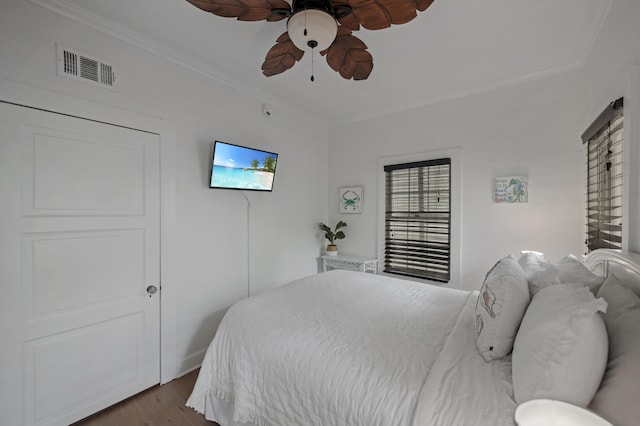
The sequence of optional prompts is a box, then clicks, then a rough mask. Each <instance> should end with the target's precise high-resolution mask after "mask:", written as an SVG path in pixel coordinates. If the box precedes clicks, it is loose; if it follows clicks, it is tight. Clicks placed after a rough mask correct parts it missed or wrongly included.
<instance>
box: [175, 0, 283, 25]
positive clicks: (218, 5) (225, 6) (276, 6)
mask: <svg viewBox="0 0 640 426" xmlns="http://www.w3.org/2000/svg"><path fill="white" fill-rule="evenodd" d="M187 1H188V2H189V3H191V4H192V5H194V6H195V7H197V8H199V9H202V10H204V11H205V12H211V13H213V14H214V15H218V16H223V17H225V18H237V19H238V20H239V21H262V20H266V21H280V20H281V19H284V18H285V17H286V14H283V13H277V11H282V10H283V9H286V10H291V6H289V3H287V2H286V1H284V0H187ZM274 10H275V11H274Z"/></svg>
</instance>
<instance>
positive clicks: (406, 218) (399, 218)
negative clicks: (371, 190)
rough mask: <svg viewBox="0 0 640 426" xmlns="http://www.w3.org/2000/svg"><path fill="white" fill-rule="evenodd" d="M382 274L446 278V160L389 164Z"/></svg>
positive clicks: (448, 250) (448, 229)
mask: <svg viewBox="0 0 640 426" xmlns="http://www.w3.org/2000/svg"><path fill="white" fill-rule="evenodd" d="M384 172H385V181H386V182H385V185H386V187H385V253H384V272H387V273H392V274H399V275H408V276H413V277H419V278H426V279H431V280H435V281H442V282H448V281H449V279H450V269H451V159H450V158H441V159H436V160H429V161H421V162H415V163H404V164H395V165H388V166H385V167H384Z"/></svg>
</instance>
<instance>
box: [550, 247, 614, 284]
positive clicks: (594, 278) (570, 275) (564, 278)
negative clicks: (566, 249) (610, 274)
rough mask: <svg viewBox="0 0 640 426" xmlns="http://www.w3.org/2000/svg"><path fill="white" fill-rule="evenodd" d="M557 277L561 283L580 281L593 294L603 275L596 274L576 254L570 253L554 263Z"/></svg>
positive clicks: (601, 281)
mask: <svg viewBox="0 0 640 426" xmlns="http://www.w3.org/2000/svg"><path fill="white" fill-rule="evenodd" d="M556 266H557V267H558V271H559V273H558V279H559V280H560V282H563V283H581V284H584V285H586V286H587V287H589V290H591V292H592V293H593V294H596V293H598V290H599V289H600V286H601V285H602V283H603V282H604V279H605V277H603V276H600V275H596V274H594V273H593V272H591V271H590V270H589V268H587V267H586V266H585V265H584V263H582V262H581V261H580V259H578V258H577V257H576V256H574V255H572V254H570V255H568V256H565V257H563V258H562V259H560V260H559V261H558V263H556Z"/></svg>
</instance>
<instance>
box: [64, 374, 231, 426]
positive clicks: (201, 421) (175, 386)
mask: <svg viewBox="0 0 640 426" xmlns="http://www.w3.org/2000/svg"><path fill="white" fill-rule="evenodd" d="M197 376H198V370H196V371H193V372H191V373H189V374H187V375H185V376H183V377H180V378H179V379H176V380H173V381H172V382H169V383H167V384H166V385H162V386H154V387H153V388H151V389H148V390H146V391H144V392H142V393H139V394H138V395H135V396H133V397H131V398H129V399H127V400H125V401H122V402H120V403H118V404H116V405H114V406H112V407H110V408H107V409H106V410H103V411H100V412H99V413H97V414H94V415H93V416H91V417H89V418H86V419H84V420H81V421H79V422H77V423H74V425H73V426H147V425H148V426H161V425H172V426H175V425H178V426H200V425H206V426H218V424H217V423H214V422H209V421H207V420H205V418H204V416H203V415H201V414H198V413H196V412H195V411H194V410H193V409H191V408H189V407H186V406H185V405H184V404H185V402H186V401H187V398H189V395H190V394H191V390H192V389H193V385H194V383H195V382H196V377H197Z"/></svg>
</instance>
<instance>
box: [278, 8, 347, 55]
mask: <svg viewBox="0 0 640 426" xmlns="http://www.w3.org/2000/svg"><path fill="white" fill-rule="evenodd" d="M305 29H306V30H307V31H306V34H305ZM287 32H288V33H289V38H290V39H291V41H292V42H293V44H294V45H295V46H296V47H297V48H298V49H300V50H308V49H310V48H311V46H310V44H309V42H310V41H311V42H314V41H315V42H316V43H317V45H316V46H315V47H314V48H315V49H318V51H320V52H321V51H323V50H325V49H326V48H328V47H329V46H331V43H333V41H334V40H335V39H336V34H337V33H338V23H337V22H336V20H335V18H334V17H333V16H331V15H329V14H328V13H326V12H324V11H322V10H315V9H305V10H301V11H299V12H297V13H295V14H294V15H292V16H291V17H290V18H289V20H288V21H287ZM313 44H315V43H311V45H313Z"/></svg>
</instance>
